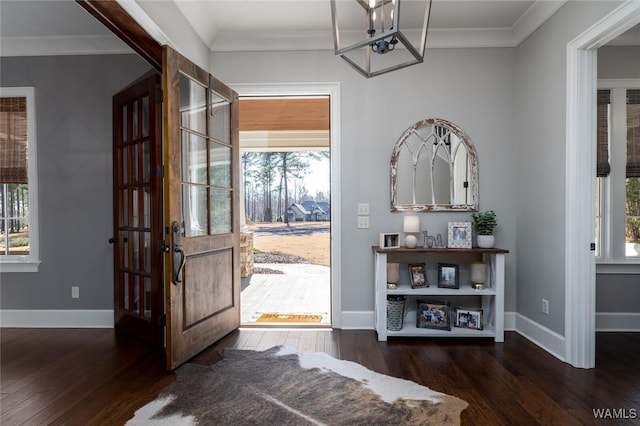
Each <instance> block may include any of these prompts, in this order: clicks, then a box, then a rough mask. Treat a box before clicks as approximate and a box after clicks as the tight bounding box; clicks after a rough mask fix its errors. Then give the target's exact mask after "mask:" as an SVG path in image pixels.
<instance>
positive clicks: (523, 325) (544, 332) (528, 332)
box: [515, 312, 565, 361]
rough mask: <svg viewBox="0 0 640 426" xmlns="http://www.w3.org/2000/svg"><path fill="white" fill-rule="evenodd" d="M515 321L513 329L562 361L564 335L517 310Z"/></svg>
mask: <svg viewBox="0 0 640 426" xmlns="http://www.w3.org/2000/svg"><path fill="white" fill-rule="evenodd" d="M515 321H516V326H515V331H516V332H517V333H518V334H520V335H522V336H523V337H525V338H526V339H527V340H530V341H531V342H532V343H535V344H536V345H538V346H540V347H541V348H542V349H544V350H545V351H547V352H549V353H550V354H551V355H553V356H555V357H556V358H558V359H559V360H561V361H564V355H565V340H564V336H561V335H560V334H558V333H556V332H555V331H552V330H549V329H548V328H547V327H545V326H543V325H540V324H538V323H537V322H535V321H533V320H531V319H529V318H527V317H525V316H524V315H521V314H519V313H517V312H516V314H515Z"/></svg>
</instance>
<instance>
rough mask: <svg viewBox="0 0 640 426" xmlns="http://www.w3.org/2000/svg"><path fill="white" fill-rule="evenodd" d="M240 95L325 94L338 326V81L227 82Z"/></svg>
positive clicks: (336, 324) (338, 321) (334, 320)
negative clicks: (329, 153)
mask: <svg viewBox="0 0 640 426" xmlns="http://www.w3.org/2000/svg"><path fill="white" fill-rule="evenodd" d="M229 86H230V87H231V88H232V89H233V90H235V91H236V92H237V93H238V96H239V97H240V98H242V97H247V96H329V135H330V145H329V146H330V148H329V149H330V150H331V151H330V152H331V164H330V170H331V212H335V214H334V213H332V218H331V326H332V327H333V328H342V280H341V277H342V262H341V259H342V255H341V247H342V244H341V238H340V236H341V235H342V232H341V231H342V225H341V222H340V216H339V212H341V211H342V207H341V205H340V200H341V198H342V197H341V196H340V187H341V185H340V83H339V82H335V83H331V82H329V83H290V84H287V83H282V84H270V83H265V84H230V85H229Z"/></svg>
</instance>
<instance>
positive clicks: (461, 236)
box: [447, 222, 472, 248]
mask: <svg viewBox="0 0 640 426" xmlns="http://www.w3.org/2000/svg"><path fill="white" fill-rule="evenodd" d="M447 245H448V246H449V248H471V247H472V243H471V222H449V226H448V233H447Z"/></svg>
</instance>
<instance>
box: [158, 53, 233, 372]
mask: <svg viewBox="0 0 640 426" xmlns="http://www.w3.org/2000/svg"><path fill="white" fill-rule="evenodd" d="M162 71H163V91H164V104H163V111H164V150H163V152H164V168H165V181H164V188H165V189H164V200H165V229H166V230H168V231H169V235H168V236H167V242H168V244H170V253H168V254H167V258H166V262H165V297H166V300H165V305H166V306H165V309H166V315H167V348H166V358H167V368H168V369H170V370H171V369H174V368H176V367H177V366H178V365H180V364H181V363H183V362H184V361H186V360H188V359H189V358H191V357H192V356H194V355H195V354H197V353H198V352H200V351H202V350H203V349H205V348H206V347H207V346H209V345H211V344H212V343H214V342H215V341H217V340H219V339H220V338H222V337H223V336H225V335H226V334H228V333H230V332H231V331H233V330H235V329H236V328H238V327H239V326H240V262H239V261H240V255H239V246H240V236H239V225H240V223H239V222H240V221H239V216H238V214H239V211H240V210H239V208H238V207H239V193H238V182H239V171H238V167H239V164H240V162H239V153H238V125H237V123H238V114H237V111H238V109H237V108H238V106H237V105H238V96H237V94H236V93H235V92H234V91H232V90H231V89H230V88H228V87H227V86H225V85H224V84H222V83H221V82H219V81H218V80H216V79H215V78H213V76H211V75H209V74H208V73H207V72H206V71H204V70H202V69H200V68H199V67H197V66H196V65H194V64H193V63H191V62H190V61H189V60H188V59H186V58H185V57H183V56H181V55H180V54H178V53H177V52H175V51H174V50H172V49H171V48H169V47H164V50H163V64H162Z"/></svg>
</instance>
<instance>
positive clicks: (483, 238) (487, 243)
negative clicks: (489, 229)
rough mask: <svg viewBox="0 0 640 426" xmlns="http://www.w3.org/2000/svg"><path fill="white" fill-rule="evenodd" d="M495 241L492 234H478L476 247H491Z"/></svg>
mask: <svg viewBox="0 0 640 426" xmlns="http://www.w3.org/2000/svg"><path fill="white" fill-rule="evenodd" d="M495 242H496V240H495V238H494V237H493V235H478V247H480V248H491V247H493V245H494V244H495Z"/></svg>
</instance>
